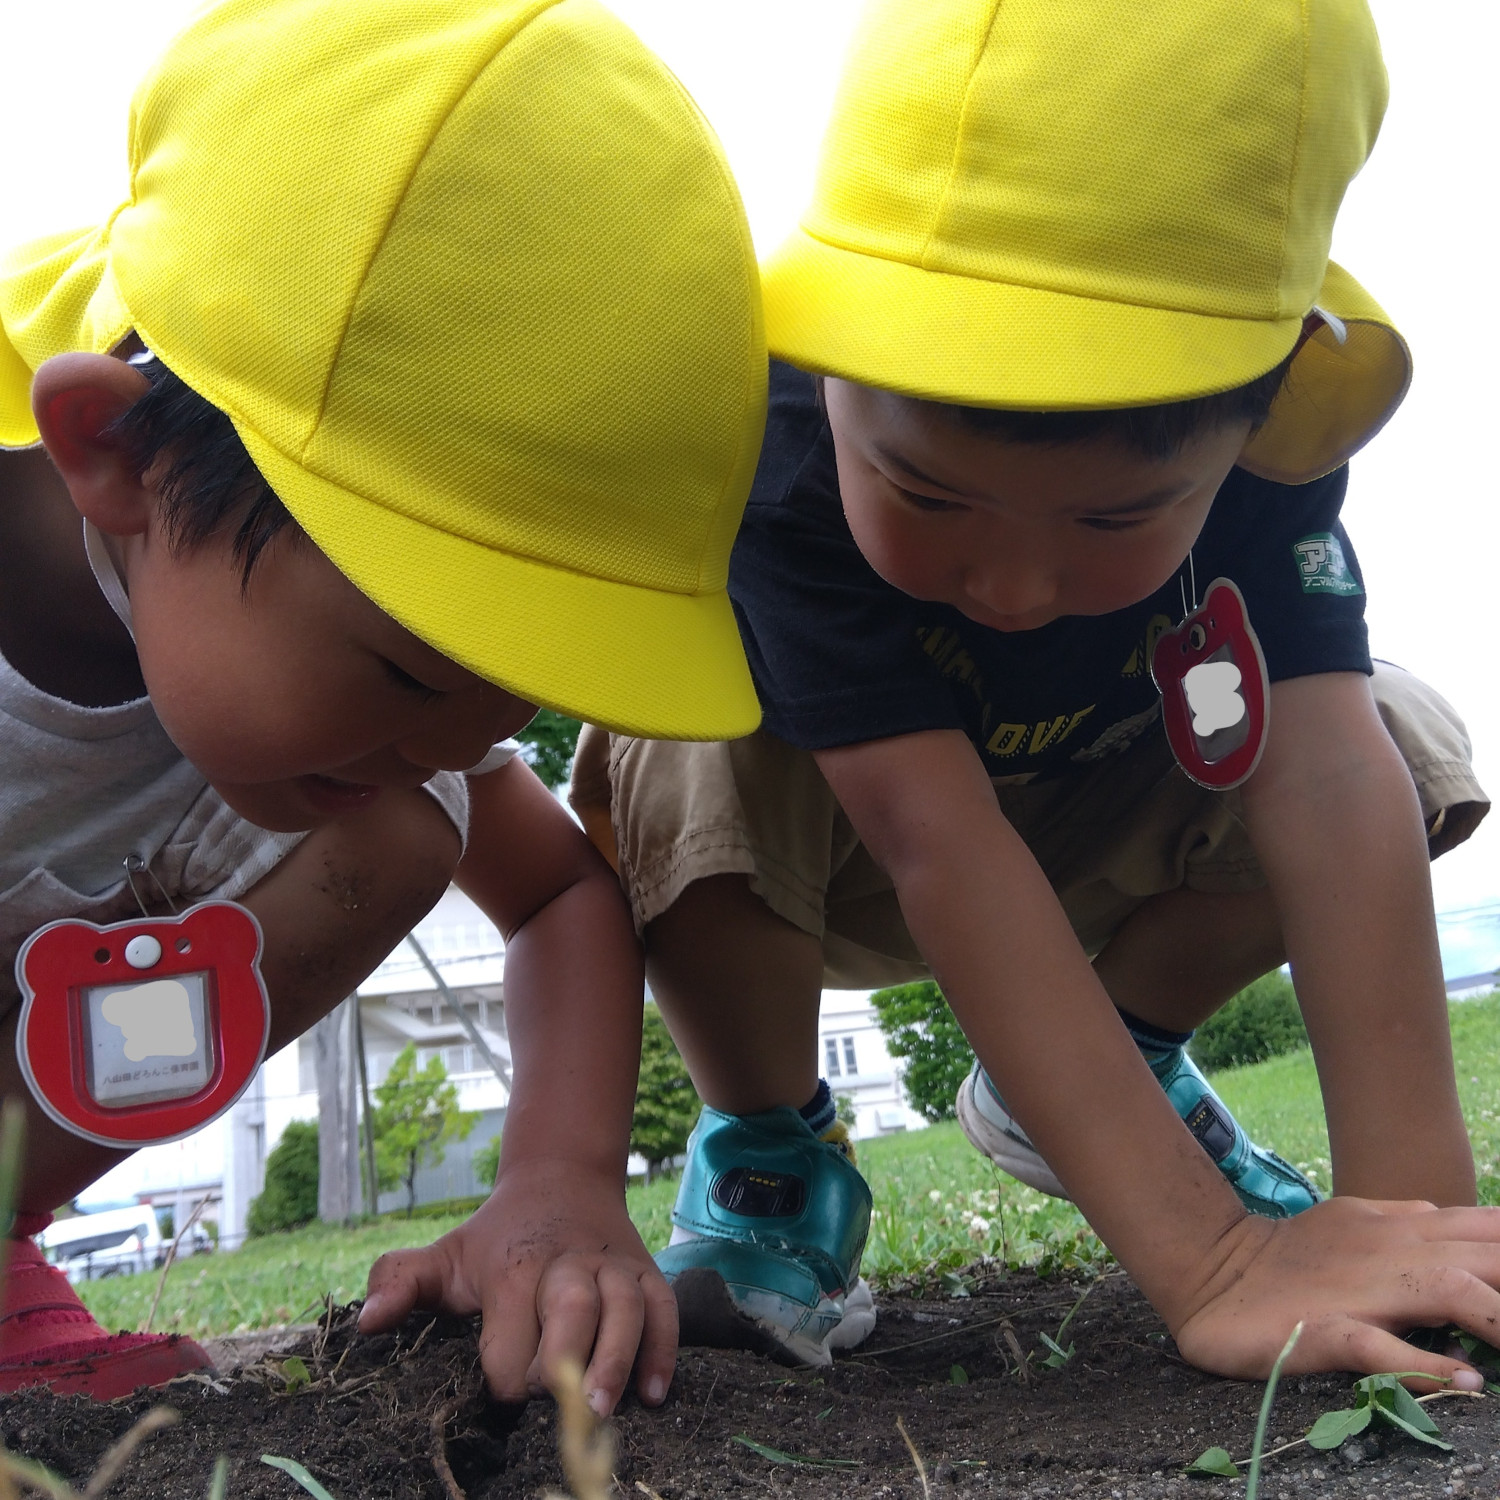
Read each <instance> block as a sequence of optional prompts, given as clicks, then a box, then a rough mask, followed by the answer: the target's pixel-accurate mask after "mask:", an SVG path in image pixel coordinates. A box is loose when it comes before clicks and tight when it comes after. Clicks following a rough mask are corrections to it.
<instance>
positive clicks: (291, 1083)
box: [79, 889, 926, 1245]
mask: <svg viewBox="0 0 1500 1500" xmlns="http://www.w3.org/2000/svg"><path fill="white" fill-rule="evenodd" d="M416 936H417V939H418V941H419V942H420V943H421V944H422V946H423V948H424V949H425V950H426V952H427V954H428V956H429V957H430V958H431V960H432V961H433V963H434V964H435V965H436V966H437V968H438V971H439V973H440V974H441V975H442V978H443V981H444V983H445V984H446V985H447V986H448V989H449V991H450V993H451V994H452V996H453V998H454V999H455V1000H457V1001H458V1003H459V1004H460V1005H462V1007H463V1009H464V1011H465V1013H466V1014H467V1016H468V1018H469V1020H470V1021H471V1023H472V1024H473V1025H474V1026H475V1027H476V1028H477V1030H478V1033H479V1037H480V1039H481V1041H482V1042H483V1043H484V1044H485V1046H486V1047H487V1048H488V1049H489V1051H490V1054H491V1055H492V1056H493V1057H494V1059H495V1060H496V1062H497V1063H498V1064H499V1065H500V1070H501V1073H503V1074H505V1075H506V1077H508V1072H509V1067H510V1043H509V1039H508V1037H507V1034H506V1027H505V1000H504V986H503V982H502V981H503V972H504V951H505V950H504V943H503V942H502V940H501V937H500V934H499V932H498V931H496V929H495V928H494V927H493V926H492V925H491V924H490V922H489V921H487V920H486V918H485V917H484V916H483V914H482V913H481V912H480V911H479V910H478V908H477V907H475V906H474V905H473V903H472V902H470V901H469V900H468V898H467V897H465V896H464V895H462V894H461V893H460V892H459V891H458V890H457V889H452V890H449V891H448V893H447V894H446V895H445V896H444V897H443V898H442V900H441V901H439V902H438V904H437V906H436V907H434V908H433V910H432V911H431V912H430V913H429V914H428V915H427V917H426V918H424V919H423V921H422V922H421V924H420V925H419V926H418V927H417V929H416ZM359 1010H360V1023H361V1026H362V1029H363V1033H364V1048H365V1056H366V1059H367V1068H368V1086H369V1088H370V1089H372V1090H373V1089H374V1088H375V1086H376V1085H377V1084H379V1083H380V1082H381V1081H382V1080H383V1079H384V1078H385V1077H386V1075H387V1074H388V1073H389V1071H390V1068H391V1064H392V1063H393V1062H394V1060H395V1058H396V1055H397V1054H398V1053H399V1052H400V1051H401V1049H402V1048H403V1047H405V1046H406V1045H407V1044H408V1043H410V1042H414V1043H415V1044H416V1046H417V1060H418V1063H419V1065H420V1064H424V1063H425V1062H426V1061H427V1059H428V1058H429V1057H431V1056H433V1055H440V1056H441V1057H442V1059H443V1063H444V1066H445V1067H446V1068H447V1071H448V1076H449V1077H450V1078H451V1079H452V1081H453V1082H454V1083H455V1084H456V1085H457V1087H458V1094H459V1104H460V1106H461V1107H462V1108H463V1109H466V1110H472V1111H474V1112H476V1113H478V1114H479V1116H480V1119H479V1121H478V1123H477V1124H476V1126H475V1128H474V1130H473V1132H472V1133H471V1134H470V1136H469V1138H468V1140H466V1141H462V1142H456V1143H453V1144H451V1145H449V1147H448V1148H447V1151H446V1154H445V1158H444V1160H443V1162H442V1163H441V1164H440V1165H438V1166H436V1167H427V1168H424V1169H423V1170H422V1171H421V1172H419V1173H418V1176H417V1201H418V1202H419V1203H430V1202H434V1201H437V1200H440V1199H448V1198H464V1197H470V1196H473V1195H475V1194H477V1193H480V1192H482V1191H483V1188H482V1186H481V1185H480V1183H479V1181H478V1179H477V1178H476V1176H475V1173H474V1168H473V1157H474V1153H475V1151H476V1150H477V1149H478V1148H480V1147H481V1146H483V1145H485V1144H486V1143H488V1142H489V1141H491V1140H493V1138H494V1137H495V1135H496V1134H497V1133H498V1131H499V1130H500V1127H501V1124H502V1122H503V1120H504V1118H505V1106H506V1103H507V1100H508V1098H509V1089H508V1086H507V1083H506V1082H504V1081H502V1078H501V1077H499V1076H497V1074H496V1072H495V1071H494V1070H493V1069H492V1068H491V1067H490V1066H489V1064H488V1062H487V1061H486V1060H485V1058H484V1057H483V1055H482V1053H481V1052H480V1050H479V1048H477V1047H476V1046H475V1045H474V1043H473V1041H472V1040H471V1039H470V1036H469V1033H468V1031H467V1030H466V1029H465V1028H464V1026H463V1025H462V1024H461V1023H460V1021H459V1020H458V1018H457V1017H456V1016H455V1015H454V1014H453V1011H452V1009H451V1008H450V1006H449V1005H448V1003H447V1001H446V1000H445V999H444V997H443V996H442V995H441V993H440V992H439V991H438V989H437V987H436V986H435V985H434V984H433V982H432V980H431V979H430V977H429V976H428V974H427V973H426V971H425V970H424V968H423V967H422V964H421V962H420V960H419V959H418V957H417V955H416V954H415V953H414V952H413V951H412V950H411V948H410V947H409V946H408V945H406V944H402V946H401V947H399V948H397V949H396V951H395V952H394V953H392V954H391V956H390V957H389V958H387V959H386V961H385V962H384V963H383V964H382V965H381V966H380V967H379V968H378V969H377V970H376V971H375V973H374V974H372V975H371V976H370V978H369V979H368V980H367V981H366V982H365V983H364V984H362V985H361V986H360V988H359ZM818 1061H819V1068H820V1071H821V1072H822V1073H823V1074H824V1075H825V1076H826V1077H827V1079H828V1083H829V1086H830V1087H831V1088H832V1089H833V1091H834V1093H835V1094H838V1095H847V1096H848V1097H849V1098H850V1100H851V1101H852V1103H853V1106H854V1111H855V1120H856V1124H855V1127H854V1133H855V1134H856V1135H857V1136H860V1137H869V1136H875V1135H888V1134H890V1133H891V1132H893V1131H898V1130H908V1129H920V1128H921V1127H922V1126H923V1125H924V1124H925V1123H926V1122H925V1121H924V1120H923V1119H922V1117H921V1116H920V1115H918V1114H917V1113H915V1112H914V1111H913V1110H911V1109H908V1108H907V1107H906V1104H905V1101H904V1099H903V1097H902V1094H901V1087H900V1075H899V1072H898V1070H897V1067H896V1065H895V1063H894V1062H893V1060H892V1058H891V1056H890V1054H889V1053H888V1052H887V1051H886V1049H885V1038H884V1037H883V1036H882V1035H881V1032H880V1029H879V1027H878V1026H877V1025H876V1024H875V1017H874V1012H873V1011H872V1010H871V1008H870V1005H869V1000H868V997H867V996H866V995H865V994H864V993H863V992H860V991H851V990H829V991H826V992H825V993H824V996H823V1008H822V1014H821V1018H820V1035H819V1059H818ZM317 1117H318V1089H317V1076H316V1066H315V1054H314V1041H313V1036H312V1034H311V1033H308V1034H307V1035H305V1036H303V1037H301V1038H300V1039H299V1040H298V1041H297V1042H295V1043H293V1044H292V1045H291V1046H290V1047H286V1048H283V1050H282V1051H280V1052H278V1053H277V1054H275V1055H274V1056H273V1057H269V1058H267V1059H266V1061H265V1063H264V1064H263V1065H262V1067H261V1069H260V1072H259V1073H258V1074H257V1075H256V1078H255V1081H254V1082H253V1083H252V1084H251V1086H250V1088H249V1089H248V1090H247V1091H246V1093H245V1095H244V1097H243V1098H242V1099H241V1100H240V1102H239V1103H238V1104H237V1105H236V1106H235V1108H234V1109H233V1110H232V1111H231V1112H230V1114H229V1115H227V1116H225V1118H224V1119H222V1120H217V1121H215V1122H214V1123H213V1124H212V1125H210V1126H208V1127H207V1128H206V1129H204V1130H201V1131H199V1132H198V1133H197V1134H196V1135H193V1136H190V1137H188V1138H187V1139H186V1140H182V1141H177V1142H174V1143H173V1144H171V1145H167V1146H152V1147H148V1148H147V1149H145V1150H143V1151H138V1152H136V1154H135V1155H134V1156H132V1157H131V1158H130V1159H129V1160H128V1161H126V1162H123V1163H122V1164H121V1165H120V1166H118V1167H116V1168H115V1169H114V1170H113V1171H112V1172H110V1173H108V1174H107V1175H106V1176H105V1177H103V1178H101V1179H100V1180H99V1181H98V1182H97V1183H95V1184H94V1185H93V1187H91V1188H89V1189H88V1190H87V1191H86V1192H84V1193H83V1194H82V1195H81V1196H80V1200H79V1201H80V1206H81V1207H84V1208H89V1207H104V1206H105V1205H110V1204H117V1203H128V1202H133V1201H137V1200H142V1199H147V1200H149V1201H151V1202H152V1203H153V1204H154V1205H155V1206H156V1207H157V1208H167V1207H171V1208H172V1209H173V1210H174V1217H175V1219H176V1222H177V1223H178V1224H182V1223H185V1222H186V1219H187V1216H188V1214H189V1213H191V1211H192V1209H193V1208H194V1207H195V1206H196V1205H197V1203H198V1202H199V1201H200V1200H201V1199H204V1198H207V1199H208V1203H207V1206H206V1208H205V1210H204V1217H205V1218H206V1219H208V1220H210V1221H213V1222H215V1223H216V1224H217V1225H218V1230H219V1235H220V1241H221V1243H223V1244H225V1245H235V1244H238V1243H240V1241H241V1240H242V1239H243V1237H244V1232H245V1215H246V1212H247V1210H248V1207H249V1203H250V1200H251V1199H252V1198H253V1197H254V1196H255V1195H256V1194H257V1193H258V1192H260V1190H261V1188H262V1187H263V1186H264V1182H265V1163H266V1156H267V1154H268V1153H269V1152H270V1150H271V1149H272V1148H273V1147H274V1146H275V1145H276V1142H277V1141H278V1140H280V1138H281V1134H282V1132H283V1131H284V1130H285V1129H286V1127H287V1125H288V1124H289V1123H290V1122H291V1121H293V1120H313V1119H316V1118H317ZM632 1165H633V1167H634V1168H635V1169H637V1170H644V1163H641V1162H633V1163H632ZM404 1201H405V1199H404V1196H403V1194H402V1193H401V1192H399V1191H398V1192H393V1193H382V1194H381V1196H380V1205H379V1206H380V1208H381V1209H382V1210H386V1209H392V1208H396V1207H399V1206H400V1205H401V1204H402V1203H403V1202H404Z"/></svg>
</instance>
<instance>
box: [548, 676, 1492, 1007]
mask: <svg viewBox="0 0 1500 1500" xmlns="http://www.w3.org/2000/svg"><path fill="white" fill-rule="evenodd" d="M1371 686H1372V688H1373V690H1374V694H1375V701H1376V705H1377V707H1378V708H1379V710H1380V715H1381V718H1382V719H1383V720H1384V722H1385V726H1386V729H1387V730H1388V731H1389V733H1390V735H1391V738H1392V739H1393V740H1394V741H1395V743H1396V746H1397V748H1398V749H1399V750H1400V752H1401V754H1402V757H1403V758H1404V759H1405V761H1406V764H1407V766H1408V768H1409V769H1410V771H1411V776H1412V781H1413V782H1414V783H1415V785H1416V789H1417V795H1418V797H1419V798H1420V799H1421V804H1422V816H1423V818H1424V819H1425V821H1426V825H1427V830H1428V843H1429V846H1430V848H1431V851H1432V854H1433V857H1434V858H1435V857H1436V856H1437V855H1439V854H1442V853H1445V852H1446V851H1447V850H1449V849H1451V848H1453V847H1454V845H1456V844H1460V843H1462V842H1463V841H1464V840H1465V839H1466V838H1468V837H1469V835H1470V834H1471V833H1472V832H1473V831H1474V829H1475V828H1476V827H1477V826H1478V825H1479V822H1480V820H1481V819H1482V818H1483V817H1484V815H1485V813H1487V812H1488V811H1489V799H1488V798H1487V797H1486V796H1485V794H1484V792H1483V790H1482V789H1481V787H1480V785H1479V783H1478V781H1476V780H1475V777H1474V771H1473V767H1472V766H1471V765H1470V754H1471V749H1470V744H1469V736H1468V733H1467V731H1466V730H1465V728H1464V725H1463V722H1462V720H1460V719H1459V717H1458V715H1457V714H1456V713H1455V712H1454V710H1453V708H1452V707H1451V706H1450V705H1449V704H1448V703H1447V702H1446V701H1445V700H1444V699H1443V698H1441V697H1440V696H1439V695H1438V694H1437V693H1435V692H1434V691H1433V690H1432V689H1431V688H1430V687H1428V686H1427V685H1426V684H1425V683H1423V682H1421V681H1420V680H1419V679H1418V678H1416V677H1413V676H1412V675H1411V674H1410V673H1408V672H1404V671H1402V670H1401V669H1400V668H1399V667H1393V666H1390V665H1387V664H1386V663H1383V662H1378V663H1377V664H1376V668H1375V675H1374V678H1373V679H1372V683H1371ZM995 797H996V799H997V801H998V802H999V804H1000V808H1001V810H1002V811H1003V812H1004V814H1005V816H1006V818H1007V819H1008V820H1009V822H1010V823H1011V825H1012V826H1013V827H1014V828H1015V829H1016V831H1017V832H1018V833H1020V834H1021V836H1022V837H1023V838H1024V839H1025V840H1026V843H1027V846H1028V847H1029V848H1030V850H1031V852H1032V854H1033V855H1035V857H1036V860H1037V863H1038V864H1039V865H1040V866H1041V867H1042V869H1043V871H1044V872H1045V873H1046V875H1047V878H1048V880H1049V881H1050V882H1051V883H1052V887H1053V889H1054V890H1055V891H1056V892H1057V895H1058V899H1059V900H1060V901H1061V903H1062V906H1063V909H1064V911H1066V912H1067V914H1068V918H1069V920H1070V921H1071V922H1072V924H1073V930H1074V932H1076V933H1077V935H1078V939H1079V941H1080V943H1081V944H1082V945H1083V947H1084V950H1085V951H1086V952H1088V953H1089V954H1090V955H1091V956H1092V955H1093V954H1095V953H1097V952H1098V951H1099V950H1100V949H1101V948H1102V947H1103V946H1104V945H1105V943H1107V942H1108V941H1109V939H1110V937H1111V936H1112V935H1113V934H1114V933H1115V931H1116V930H1117V929H1118V928H1119V927H1120V925H1121V924H1122V923H1123V922H1124V921H1125V919H1126V918H1127V917H1128V916H1129V915H1130V914H1131V913H1132V912H1133V911H1134V910H1135V909H1136V908H1137V907H1138V906H1140V904H1141V903H1142V902H1143V901H1145V900H1147V899H1148V898H1149V897H1151V896H1154V895H1158V894H1160V893H1161V892H1164V891H1171V890H1178V889H1181V888H1184V887H1185V888H1187V889H1189V890H1197V891H1206V892H1216V893H1229V892H1235V891H1244V890H1254V889H1258V888H1259V887H1261V886H1263V885H1264V884H1265V877H1264V876H1263V875H1262V874H1261V870H1260V866H1259V863H1258V862H1257V860H1256V857H1255V853H1254V851H1253V850H1252V849H1251V847H1250V841H1249V838H1248V836H1247V835H1246V833H1245V829H1244V826H1243V824H1241V822H1240V821H1239V819H1238V817H1237V816H1236V814H1237V811H1238V806H1239V802H1238V797H1237V794H1236V793H1234V792H1210V791H1206V790H1204V789H1203V788H1202V787H1199V786H1197V785H1196V784H1194V783H1193V782H1191V781H1189V780H1188V779H1187V777H1186V776H1184V775H1183V774H1182V772H1181V771H1180V770H1178V768H1177V767H1176V765H1175V764H1174V763H1173V760H1172V755H1171V751H1170V750H1169V749H1168V747H1167V741H1166V736H1165V735H1164V734H1161V733H1152V734H1146V735H1144V736H1142V738H1141V739H1140V740H1138V741H1137V742H1136V744H1135V745H1134V746H1133V747H1132V748H1131V749H1129V750H1127V751H1126V752H1124V753H1123V754H1121V755H1118V756H1116V757H1114V758H1113V759H1111V760H1107V761H1101V762H1099V763H1097V764H1095V765H1092V766H1089V767H1087V768H1080V770H1079V771H1078V772H1077V773H1076V774H1074V775H1068V776H1064V777H1060V778H1058V779H1056V780H1052V781H1043V782H1037V783H1035V784H1032V785H1026V786H1016V785H1013V784H1008V785H997V786H996V788H995ZM570 801H571V802H572V803H573V805H574V807H575V808H576V809H577V810H578V813H579V815H580V817H581V818H582V819H583V822H584V826H585V827H586V828H588V829H589V832H590V835H591V836H592V837H593V838H594V840H595V842H596V843H599V844H600V845H601V846H603V847H605V849H606V852H607V853H611V854H613V855H614V856H615V862H616V864H617V868H618V869H619V872H620V878H621V881H622V883H623V885H624V887H625V891H626V894H627V895H628V896H629V898H630V905H631V910H632V911H633V913H634V915H635V922H636V928H637V930H638V931H640V930H642V929H644V927H645V925H646V923H648V922H650V921H651V920H652V919H653V918H655V917H658V916H660V915H661V913H662V912H664V911H666V910H667V908H668V907H670V906H671V905H672V904H673V903H674V902H675V901H676V900H677V899H678V897H679V896H681V895H682V893H683V891H684V890H686V889H687V887H688V886H689V885H691V884H692V883H693V882H694V881H696V880H703V879H705V878H706V877H707V876H710V875H745V876H748V877H749V880H750V886H751V889H752V890H754V891H755V892H756V894H757V895H759V896H760V897H761V899H762V900H763V901H765V903H766V904H767V905H768V906H769V907H770V908H771V909H772V910H773V911H774V912H776V913H778V914H779V915H780V916H782V917H784V918H785V919H786V920H787V921H789V922H791V923H793V924H795V925H796V926H797V927H800V928H801V929H802V930H803V931H804V932H808V933H811V934H812V935H813V936H814V937H817V938H820V939H821V940H822V943H823V956H824V982H825V983H826V984H827V985H828V986H829V987H831V988H835V989H867V988H875V987H878V986H881V985H888V984H901V983H904V982H906V981H907V980H911V979H921V978H925V977H927V970H926V967H925V965H924V964H923V962H922V958H921V955H920V954H919V953H918V952H917V949H916V945H915V944H914V943H913V942H912V940H911V936H910V934H909V933H908V932H907V930H906V923H905V921H904V920H903V919H902V916H901V910H900V907H899V905H898V903H897V900H896V894H895V891H894V890H893V889H892V886H891V882H890V880H889V879H888V878H887V877H886V875H885V872H884V871H883V870H881V869H880V867H879V866H878V865H877V864H876V863H875V861H874V860H873V859H872V858H871V857H870V855H869V854H868V852H867V851H866V850H865V848H864V846H863V845H862V844H861V843H860V841H859V839H858V837H857V836H856V835H855V833H854V829H853V828H852V826H851V825H850V823H849V820H848V818H847V817H846V816H845V815H844V811H843V809H842V808H841V807H840V806H839V805H838V803H837V802H836V801H835V800H834V797H833V793H832V792H831V791H830V790H829V788H828V783H827V782H826V781H824V779H823V776H822V773H821V772H820V771H819V770H818V766H817V762H816V761H815V760H814V758H813V756H812V755H811V754H810V753H809V752H807V751H805V750H796V749H793V748H792V747H791V746H790V745H788V744H786V743H785V742H784V741H782V740H778V739H776V738H775V737H774V736H772V735H769V734H766V733H764V732H762V733H759V734H754V735H751V736H749V737H748V738H747V739H742V740H733V741H730V742H728V743H720V744H679V743H674V742H671V741H666V740H636V739H629V738H626V737H624V736H621V735H608V734H606V733H605V732H604V731H602V730H598V729H593V728H588V729H585V731H584V733H583V735H582V736H581V737H580V739H579V744H578V755H577V759H576V760H575V762H574V770H573V786H572V790H571V793H570ZM611 843H612V844H613V848H610V847H609V846H610V845H611Z"/></svg>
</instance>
